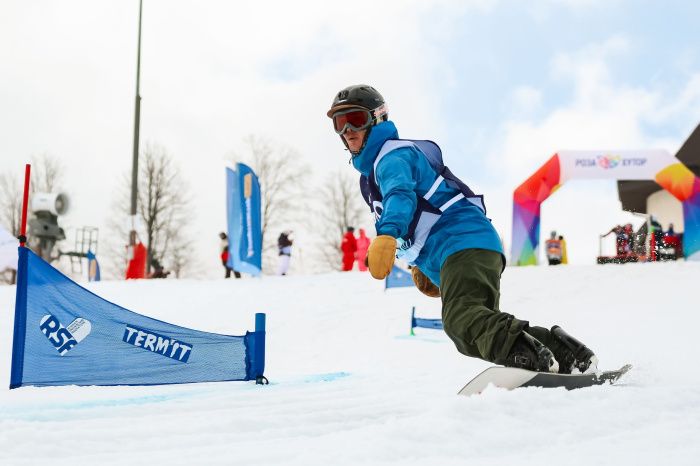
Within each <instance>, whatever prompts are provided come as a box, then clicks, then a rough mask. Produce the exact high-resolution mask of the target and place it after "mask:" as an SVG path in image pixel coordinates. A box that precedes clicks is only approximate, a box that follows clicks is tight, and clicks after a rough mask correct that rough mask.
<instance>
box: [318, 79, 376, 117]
mask: <svg viewBox="0 0 700 466" xmlns="http://www.w3.org/2000/svg"><path fill="white" fill-rule="evenodd" d="M382 105H384V97H382V95H381V94H380V93H379V92H377V90H376V89H375V88H373V87H372V86H368V85H366V84H356V85H354V86H348V87H346V88H345V89H343V90H341V91H340V92H338V93H337V94H336V95H335V98H334V99H333V104H332V105H331V109H330V110H328V113H326V115H328V117H329V118H330V117H332V116H333V114H334V113H335V112H337V111H338V110H343V109H346V108H353V107H361V108H365V109H367V110H370V111H372V110H374V109H376V108H379V107H381V106H382Z"/></svg>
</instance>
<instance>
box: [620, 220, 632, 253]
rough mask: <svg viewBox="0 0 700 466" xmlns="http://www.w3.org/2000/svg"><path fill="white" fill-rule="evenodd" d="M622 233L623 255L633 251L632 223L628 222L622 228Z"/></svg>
mask: <svg viewBox="0 0 700 466" xmlns="http://www.w3.org/2000/svg"><path fill="white" fill-rule="evenodd" d="M622 232H623V234H624V241H625V243H624V249H625V255H630V254H632V252H633V251H634V228H632V224H631V223H628V224H626V225H625V226H624V227H623V228H622Z"/></svg>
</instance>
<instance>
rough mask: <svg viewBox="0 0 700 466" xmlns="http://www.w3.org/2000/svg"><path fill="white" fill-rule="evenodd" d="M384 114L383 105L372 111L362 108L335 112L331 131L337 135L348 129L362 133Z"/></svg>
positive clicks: (384, 108)
mask: <svg viewBox="0 0 700 466" xmlns="http://www.w3.org/2000/svg"><path fill="white" fill-rule="evenodd" d="M385 114H386V107H385V106H384V105H382V106H380V107H378V108H376V109H374V110H373V111H370V110H367V109H364V108H358V107H355V108H350V109H347V110H341V111H339V112H336V113H334V114H333V116H332V117H331V118H332V119H333V129H335V132H336V133H337V134H343V133H344V132H345V131H346V130H347V129H348V128H350V129H351V130H353V131H362V130H363V129H365V128H369V127H370V126H372V124H373V123H374V122H375V121H376V120H377V119H379V118H380V117H381V116H382V115H385Z"/></svg>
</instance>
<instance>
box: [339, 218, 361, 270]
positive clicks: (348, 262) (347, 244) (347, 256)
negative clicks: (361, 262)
mask: <svg viewBox="0 0 700 466" xmlns="http://www.w3.org/2000/svg"><path fill="white" fill-rule="evenodd" d="M354 232H355V229H354V228H353V227H348V229H347V231H346V232H345V236H343V242H342V243H341V244H340V250H341V251H343V269H342V270H343V272H349V271H350V270H352V265H353V263H354V262H355V254H356V253H357V240H356V239H355V233H354Z"/></svg>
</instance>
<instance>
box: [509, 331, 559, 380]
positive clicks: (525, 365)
mask: <svg viewBox="0 0 700 466" xmlns="http://www.w3.org/2000/svg"><path fill="white" fill-rule="evenodd" d="M503 365H504V366H507V367H518V368H520V369H527V370H529V371H536V372H555V373H556V372H557V371H558V370H559V365H558V364H557V361H556V359H554V355H553V354H552V352H551V351H550V349H549V348H547V347H546V346H544V345H543V344H542V343H541V342H540V341H539V340H538V339H537V338H535V337H533V336H532V335H530V334H529V333H527V332H521V333H520V336H518V338H517V339H516V340H515V343H513V347H512V348H511V349H510V352H509V353H508V356H507V357H506V360H505V362H504V364H503Z"/></svg>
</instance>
